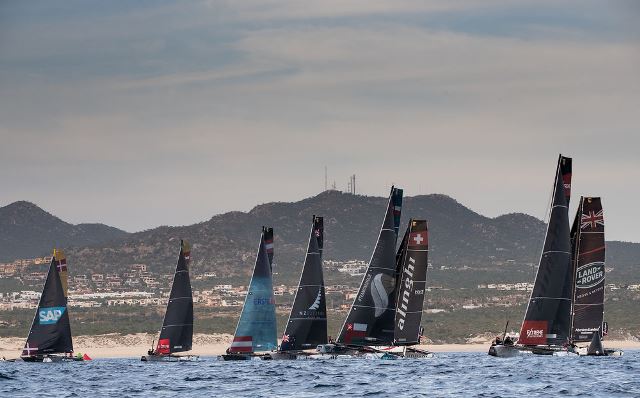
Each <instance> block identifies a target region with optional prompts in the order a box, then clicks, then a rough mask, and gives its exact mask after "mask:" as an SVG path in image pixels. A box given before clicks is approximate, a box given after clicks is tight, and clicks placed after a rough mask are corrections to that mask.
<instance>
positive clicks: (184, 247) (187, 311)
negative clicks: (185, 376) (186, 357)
mask: <svg viewBox="0 0 640 398" xmlns="http://www.w3.org/2000/svg"><path fill="white" fill-rule="evenodd" d="M190 261H191V245H189V242H187V241H185V240H181V241H180V254H179V255H178V264H177V265H176V271H175V273H174V275H173V283H172V285H171V294H170V295H169V303H168V304H167V311H166V312H165V314H164V321H163V322H162V329H161V330H160V338H159V339H158V346H157V347H156V353H158V354H171V353H173V352H182V351H189V350H191V342H192V339H193V295H192V292H191V281H190V279H189V263H190Z"/></svg>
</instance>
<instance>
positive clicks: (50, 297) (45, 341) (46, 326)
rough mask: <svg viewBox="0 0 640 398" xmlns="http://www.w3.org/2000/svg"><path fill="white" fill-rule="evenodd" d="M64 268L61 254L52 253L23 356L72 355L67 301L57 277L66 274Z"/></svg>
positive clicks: (55, 251)
mask: <svg viewBox="0 0 640 398" xmlns="http://www.w3.org/2000/svg"><path fill="white" fill-rule="evenodd" d="M66 268H67V264H66V259H65V258H64V254H63V253H62V251H60V250H54V256H53V257H52V259H51V264H50V265H49V272H48V273H47V279H46V281H45V282H44V288H43V289H42V296H40V302H39V303H38V308H37V309H36V315H35V317H34V318H33V323H32V324H31V329H30V330H29V335H28V336H27V342H26V344H25V347H24V349H23V351H22V356H23V357H34V356H38V355H44V354H54V353H71V352H73V342H72V340H71V326H70V324H69V311H68V310H67V298H66V296H65V289H64V287H63V285H62V280H61V278H60V272H65V273H66Z"/></svg>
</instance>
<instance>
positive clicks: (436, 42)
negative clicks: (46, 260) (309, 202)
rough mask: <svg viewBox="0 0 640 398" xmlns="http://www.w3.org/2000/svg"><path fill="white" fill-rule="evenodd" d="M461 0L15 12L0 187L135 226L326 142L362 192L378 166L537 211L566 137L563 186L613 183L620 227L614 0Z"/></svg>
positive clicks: (76, 217)
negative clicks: (568, 162)
mask: <svg viewBox="0 0 640 398" xmlns="http://www.w3.org/2000/svg"><path fill="white" fill-rule="evenodd" d="M478 4H479V3H478V2H475V1H474V2H466V1H462V2H427V3H423V2H405V1H402V2H366V4H365V3H362V2H304V3H303V2H254V1H249V2H242V3H237V2H233V3H231V2H206V3H201V2H191V3H183V4H181V6H180V7H176V6H174V5H172V4H170V3H167V4H161V5H159V6H140V7H137V6H135V7H134V6H129V7H130V8H129V9H126V10H123V9H120V8H118V7H116V6H113V7H114V8H113V9H111V8H110V9H108V10H105V11H104V12H102V13H93V12H89V11H86V10H85V9H83V7H79V8H78V9H77V11H76V13H75V14H72V15H70V16H69V15H67V16H65V17H64V18H62V17H59V16H56V17H50V16H49V17H47V18H45V19H46V25H45V28H39V29H36V30H34V31H32V32H31V33H29V34H27V31H26V30H25V31H22V30H21V29H22V28H21V27H20V25H19V24H14V25H12V26H13V28H12V29H16V30H15V31H12V32H11V36H12V37H19V36H21V35H22V36H24V37H25V38H24V40H23V41H22V42H21V43H20V44H21V45H18V43H17V42H13V41H12V42H10V43H9V44H6V41H5V46H7V45H8V47H6V51H4V57H5V59H7V60H8V61H9V62H8V63H5V66H3V67H2V68H0V80H2V81H3V92H4V95H3V96H2V98H0V138H2V142H3V143H4V144H5V145H4V146H3V147H2V149H1V151H2V158H1V159H0V176H2V180H3V182H4V183H5V185H7V186H11V187H12V189H11V190H10V191H3V192H2V194H0V201H2V202H3V203H5V202H9V201H11V200H18V199H29V200H35V201H37V202H38V203H41V204H43V205H44V206H45V207H47V208H49V209H51V210H52V211H54V212H55V213H56V214H59V215H61V216H63V217H64V218H67V219H70V220H73V221H92V220H96V218H97V216H96V214H99V217H98V218H100V220H101V221H105V222H108V223H110V224H114V225H116V226H119V227H124V228H126V229H129V230H136V229H141V228H147V227H152V226H155V225H158V224H167V223H168V224H185V223H189V222H195V221H200V220H203V219H206V218H208V217H209V216H211V215H212V214H214V213H217V212H220V211H226V210H234V209H243V210H247V209H249V208H250V207H252V206H253V205H255V204H256V203H261V202H266V201H270V200H295V199H298V198H301V197H304V196H308V195H311V194H314V193H316V192H318V191H319V190H320V189H321V188H322V187H323V185H324V173H323V172H324V165H325V164H326V165H328V166H329V172H330V180H331V179H334V178H335V179H336V180H337V182H338V186H339V187H340V186H343V185H345V181H346V177H347V176H348V175H350V174H352V173H356V174H357V176H358V177H357V178H358V186H359V187H360V188H361V190H362V191H361V192H363V193H366V194H379V195H384V194H385V193H386V191H387V189H388V185H390V184H391V183H396V184H399V185H402V186H404V187H405V188H407V189H406V192H407V194H409V195H412V194H417V193H429V192H438V193H439V192H443V193H447V194H451V195H452V196H454V197H456V198H457V199H459V200H460V201H462V202H463V203H465V204H467V205H469V206H471V207H472V208H474V210H477V211H479V212H480V213H483V214H488V215H498V214H502V213H506V212H511V211H526V212H529V213H532V214H534V215H536V216H538V217H543V216H544V211H545V205H546V204H547V197H548V191H549V189H550V187H549V185H550V184H549V181H550V180H551V178H552V174H553V167H554V162H555V158H556V156H557V153H558V152H563V153H567V154H569V155H573V156H574V157H575V164H576V172H575V181H576V185H575V187H576V189H575V190H574V192H576V193H579V192H585V193H587V192H588V193H589V194H598V193H602V195H603V196H605V197H612V198H615V199H614V200H611V202H610V203H613V204H615V207H612V208H611V209H608V210H607V214H608V220H610V225H612V227H611V228H609V230H608V232H610V234H611V235H610V236H611V237H613V238H616V237H617V238H626V239H631V240H638V239H637V238H636V237H635V235H634V232H633V230H632V228H631V227H629V226H627V225H626V223H625V219H626V218H625V216H624V214H625V212H629V211H630V209H631V208H632V207H631V206H633V204H632V203H633V201H632V200H631V199H630V198H633V197H635V196H636V195H637V194H640V192H638V188H636V187H635V186H633V185H632V184H631V185H630V184H629V181H634V180H637V177H639V176H638V170H639V169H640V168H639V167H638V163H637V154H636V152H637V151H636V148H637V147H638V143H639V142H638V141H639V139H638V138H637V137H636V134H635V131H636V129H637V117H636V113H637V110H636V109H635V107H636V105H635V104H637V103H638V100H639V95H640V94H639V91H638V87H640V77H639V76H638V74H637V73H636V71H637V70H638V67H639V66H640V53H639V52H638V51H637V43H636V42H634V41H632V40H630V39H629V38H630V37H633V36H632V35H631V36H630V35H629V34H628V33H629V29H627V28H624V29H623V30H621V31H616V30H615V29H610V25H608V23H609V22H607V21H610V20H611V19H615V18H618V17H616V16H611V13H612V11H611V10H610V9H607V11H606V12H604V11H603V13H602V15H603V18H602V20H603V21H605V22H606V23H605V22H598V23H596V22H594V21H597V19H598V18H596V16H597V13H595V11H594V10H598V8H597V5H594V4H595V3H586V4H585V5H584V12H582V13H576V12H575V10H573V11H572V10H571V8H572V5H571V4H562V5H556V4H555V2H542V3H535V4H534V3H522V2H510V1H495V2H491V3H484V2H483V3H482V5H478ZM87 13H88V14H89V15H87ZM552 16H553V17H552ZM18 22H19V21H18ZM31 22H32V24H25V25H24V29H28V28H29V27H30V26H33V25H37V22H39V21H38V20H37V19H35V20H33V21H31ZM602 24H604V25H602ZM603 26H605V27H607V29H608V30H607V31H606V32H605V33H603V34H601V31H602V28H603ZM79 28H82V29H84V30H82V29H81V30H79ZM4 29H8V28H7V27H5V28H4ZM79 31H82V32H85V33H83V34H78V32H79ZM5 37H6V36H5ZM43 38H44V39H46V40H44V39H43ZM17 164H18V165H20V167H19V168H16V167H15V165H17ZM343 180H345V181H343ZM54 181H56V182H55V183H54ZM60 181H62V183H61V182H60ZM185 201H188V203H189V206H184V205H180V204H181V203H182V204H184V203H185ZM605 203H609V202H608V201H607V200H605ZM176 209H180V210H179V211H178V210H176Z"/></svg>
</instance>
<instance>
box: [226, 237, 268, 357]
mask: <svg viewBox="0 0 640 398" xmlns="http://www.w3.org/2000/svg"><path fill="white" fill-rule="evenodd" d="M268 242H270V243H268ZM268 245H270V249H268V248H267V247H268ZM272 258H273V229H272V228H265V227H262V235H261V237H260V246H259V248H258V254H257V256H256V264H255V267H254V269H253V275H252V277H251V282H250V283H249V291H248V292H247V297H246V298H245V300H244V306H243V307H242V313H241V314H240V320H239V321H238V326H237V327H236V332H235V334H234V336H233V342H232V343H231V347H230V348H229V352H233V353H250V352H256V351H271V350H274V349H275V348H276V346H277V340H278V336H277V331H276V306H275V299H274V297H273V281H272V277H271V261H270V260H271V259H272Z"/></svg>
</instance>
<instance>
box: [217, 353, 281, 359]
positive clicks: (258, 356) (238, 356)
mask: <svg viewBox="0 0 640 398" xmlns="http://www.w3.org/2000/svg"><path fill="white" fill-rule="evenodd" d="M271 354H272V353H267V354H255V353H248V354H239V353H238V354H223V355H220V358H222V360H223V361H260V360H263V359H264V360H270V359H273V358H271Z"/></svg>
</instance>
